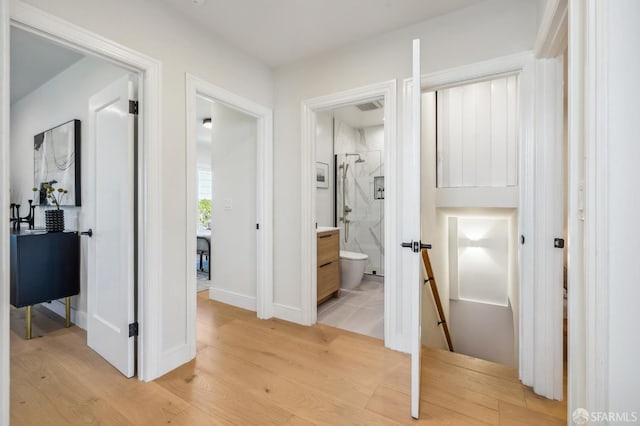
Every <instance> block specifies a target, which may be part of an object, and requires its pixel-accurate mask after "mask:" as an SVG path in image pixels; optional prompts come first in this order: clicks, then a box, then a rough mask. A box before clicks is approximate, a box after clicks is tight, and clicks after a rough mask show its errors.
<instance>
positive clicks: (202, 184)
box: [198, 169, 212, 200]
mask: <svg viewBox="0 0 640 426" xmlns="http://www.w3.org/2000/svg"><path fill="white" fill-rule="evenodd" d="M211 178H212V177H211V170H210V169H198V200H211Z"/></svg>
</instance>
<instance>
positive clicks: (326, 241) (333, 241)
mask: <svg viewBox="0 0 640 426" xmlns="http://www.w3.org/2000/svg"><path fill="white" fill-rule="evenodd" d="M339 258H340V234H339V232H338V231H329V232H321V233H318V266H320V265H324V264H325V263H329V262H333V261H334V260H338V259H339Z"/></svg>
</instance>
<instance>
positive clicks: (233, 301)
mask: <svg viewBox="0 0 640 426" xmlns="http://www.w3.org/2000/svg"><path fill="white" fill-rule="evenodd" d="M209 299H212V300H216V301H218V302H222V303H226V304H227V305H232V306H236V307H238V308H243V309H248V310H250V311H253V312H256V310H257V309H258V305H257V302H256V298H255V297H252V296H246V295H244V294H240V293H235V292H233V291H229V290H222V289H219V288H215V287H211V288H209Z"/></svg>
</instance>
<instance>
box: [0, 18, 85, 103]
mask: <svg viewBox="0 0 640 426" xmlns="http://www.w3.org/2000/svg"><path fill="white" fill-rule="evenodd" d="M82 58H84V55H82V54H80V53H77V52H74V51H72V50H69V49H67V48H64V47H62V46H59V45H57V44H54V43H51V42H48V41H46V40H45V39H43V38H42V37H39V36H36V35H33V34H31V33H29V32H27V31H24V30H21V29H18V28H14V27H11V71H10V72H11V103H12V104H13V103H14V102H16V101H18V100H20V99H22V98H23V97H25V96H26V95H28V94H29V93H31V92H33V91H34V90H35V89H37V88H38V87H40V86H42V85H43V84H44V83H46V82H47V81H49V80H51V79H52V78H53V77H55V76H56V75H58V74H59V73H61V72H62V71H64V70H66V69H67V68H69V67H70V66H71V65H73V64H75V63H76V62H78V61H79V60H80V59H82Z"/></svg>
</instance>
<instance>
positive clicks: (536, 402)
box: [11, 292, 566, 425]
mask: <svg viewBox="0 0 640 426" xmlns="http://www.w3.org/2000/svg"><path fill="white" fill-rule="evenodd" d="M23 318H24V312H23V311H22V310H12V312H11V322H12V325H11V331H12V332H11V379H12V380H11V424H12V425H31V424H69V425H71V424H88V423H96V424H97V423H100V424H118V425H129V424H136V425H147V424H149V425H157V424H167V423H171V424H172V425H200V424H202V425H210V424H260V425H265V424H296V425H297V424H367V425H374V424H381V425H382V424H384V425H388V424H415V423H420V424H422V423H425V424H437V425H439V424H456V425H465V424H469V425H476V424H479V423H487V424H495V425H497V424H504V425H513V424H531V425H542V424H558V425H560V424H566V404H565V403H564V402H558V401H549V400H546V399H544V398H540V397H537V396H535V395H534V394H533V393H532V392H531V390H530V389H528V388H527V387H525V386H522V385H521V384H520V383H519V382H518V380H517V374H516V371H515V370H514V369H511V368H508V367H505V366H501V365H498V364H494V363H491V362H487V361H483V360H479V359H474V358H470V357H467V356H464V355H460V354H452V353H449V352H444V351H440V350H433V349H429V348H426V347H425V348H424V356H423V373H422V374H423V381H422V383H423V388H422V398H423V403H422V410H423V413H422V415H421V420H420V421H417V422H416V421H414V420H412V419H411V418H410V417H409V357H408V356H406V355H403V354H400V353H398V352H394V351H390V350H387V349H384V348H383V346H382V343H381V341H380V340H377V339H374V338H369V337H366V336H361V335H357V334H353V333H350V332H347V331H342V330H339V329H336V328H332V327H328V326H323V325H316V326H313V327H302V326H298V325H295V324H292V323H288V322H284V321H280V320H268V321H261V320H258V319H256V317H255V314H254V313H253V312H249V311H245V310H242V309H238V308H234V307H230V306H228V305H223V304H221V303H217V302H214V301H211V300H208V299H207V293H206V292H201V293H199V295H198V319H197V323H198V356H197V359H196V360H194V361H192V362H190V363H188V364H186V365H184V366H182V367H180V368H178V369H177V370H174V371H172V372H170V373H168V374H167V375H165V376H163V377H161V378H160V379H158V380H156V381H155V382H152V383H141V382H139V381H137V380H135V379H131V380H127V379H124V378H123V377H122V376H121V375H120V374H119V373H118V372H117V371H116V370H114V369H113V368H112V367H111V366H110V365H108V364H107V363H106V362H104V361H103V360H102V359H101V358H100V357H99V356H98V355H97V354H95V353H94V352H93V351H91V350H90V349H88V348H87V346H86V345H85V337H86V336H85V333H84V332H83V331H82V330H81V329H79V328H77V327H72V328H70V329H65V328H64V321H63V320H62V319H60V318H59V317H57V316H55V315H54V314H50V313H49V312H48V311H47V310H46V309H42V308H37V309H35V312H34V319H33V320H34V339H33V340H31V341H26V340H24V339H23V337H22V334H23V331H24V328H23V326H24V320H23ZM40 335H42V337H38V336H40Z"/></svg>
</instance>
